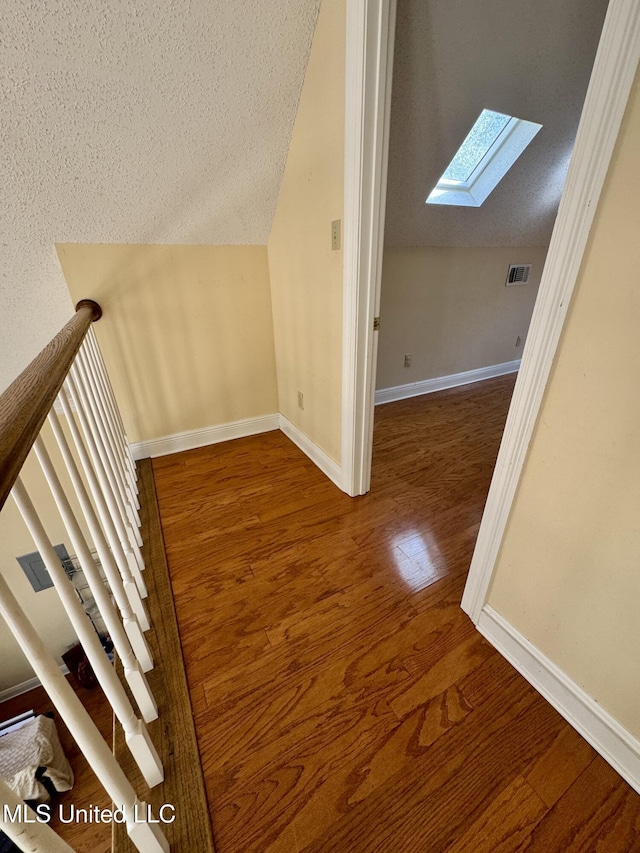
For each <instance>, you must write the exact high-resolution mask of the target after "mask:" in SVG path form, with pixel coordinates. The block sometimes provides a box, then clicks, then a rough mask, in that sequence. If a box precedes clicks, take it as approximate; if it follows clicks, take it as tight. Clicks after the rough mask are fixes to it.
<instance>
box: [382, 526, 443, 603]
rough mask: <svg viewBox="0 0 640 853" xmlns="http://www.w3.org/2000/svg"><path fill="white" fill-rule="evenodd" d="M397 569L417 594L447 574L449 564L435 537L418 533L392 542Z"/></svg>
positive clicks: (403, 535)
mask: <svg viewBox="0 0 640 853" xmlns="http://www.w3.org/2000/svg"><path fill="white" fill-rule="evenodd" d="M391 554H392V557H393V561H394V563H395V567H396V569H397V570H398V572H399V574H400V576H401V577H402V580H403V581H404V582H405V583H406V584H407V586H408V587H409V588H410V589H411V590H413V591H414V592H417V591H418V590H420V589H424V588H425V587H427V586H429V585H430V584H432V583H434V582H435V581H437V580H439V579H440V578H441V577H444V575H446V573H447V562H446V560H445V558H444V557H443V555H442V553H441V551H440V549H439V548H438V544H437V542H436V541H435V539H434V538H433V536H431V535H429V534H428V533H418V532H417V531H415V532H412V533H409V534H407V533H406V532H405V533H402V534H400V535H398V536H395V537H394V538H393V540H392V542H391Z"/></svg>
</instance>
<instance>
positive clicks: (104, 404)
mask: <svg viewBox="0 0 640 853" xmlns="http://www.w3.org/2000/svg"><path fill="white" fill-rule="evenodd" d="M84 350H85V354H86V356H87V361H88V363H89V368H90V371H91V374H92V376H93V381H94V383H95V386H96V389H97V392H98V396H99V399H100V408H101V411H102V413H103V414H104V418H105V424H106V426H107V428H108V430H109V433H110V435H111V440H112V444H113V447H114V450H115V452H116V453H117V454H118V459H119V461H120V467H121V468H122V471H123V472H124V477H125V481H126V484H127V487H128V490H129V494H130V497H131V499H132V501H133V503H134V506H135V507H136V509H140V501H139V500H138V486H137V483H136V480H135V475H134V473H133V470H132V468H131V464H130V460H129V456H128V454H127V450H126V447H125V443H124V441H123V438H122V436H121V435H120V432H119V429H118V423H117V420H116V418H115V416H114V414H113V410H112V407H111V401H110V400H109V395H108V392H107V389H106V387H105V385H104V379H103V376H102V373H101V371H100V365H99V363H98V355H97V352H96V349H95V346H94V342H93V340H92V338H87V339H86V340H85V343H84Z"/></svg>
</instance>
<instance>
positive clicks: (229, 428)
mask: <svg viewBox="0 0 640 853" xmlns="http://www.w3.org/2000/svg"><path fill="white" fill-rule="evenodd" d="M279 425H280V423H279V419H278V415H264V416H263V417H259V418H245V419H244V420H241V421H233V422H232V423H228V424H220V425H219V426H212V427H205V428H204V429H192V430H189V431H188V432H177V433H174V435H165V436H163V437H162V438H153V439H151V440H150V441H138V442H134V443H132V444H131V452H132V453H133V458H134V459H148V458H149V457H151V458H152V459H153V458H155V457H156V456H167V455H168V454H169V453H179V452H180V451H182V450H195V448H197V447H205V446H206V445H207V444H219V443H220V442H221V441H231V439H233V438H244V437H245V436H248V435H258V433H261V432H269V431H270V430H274V429H278V427H279Z"/></svg>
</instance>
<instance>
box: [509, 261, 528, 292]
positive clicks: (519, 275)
mask: <svg viewBox="0 0 640 853" xmlns="http://www.w3.org/2000/svg"><path fill="white" fill-rule="evenodd" d="M530 273H531V264H509V272H508V273H507V280H506V282H505V285H506V286H507V287H511V286H512V285H515V284H526V283H527V282H528V281H529V274H530Z"/></svg>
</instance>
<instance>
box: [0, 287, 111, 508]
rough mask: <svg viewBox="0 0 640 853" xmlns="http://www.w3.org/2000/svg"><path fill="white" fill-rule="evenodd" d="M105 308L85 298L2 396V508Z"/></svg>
mask: <svg viewBox="0 0 640 853" xmlns="http://www.w3.org/2000/svg"><path fill="white" fill-rule="evenodd" d="M101 316H102V309H101V308H100V306H99V305H98V303H97V302H94V301H93V300H91V299H82V300H81V301H80V302H78V304H77V305H76V313H75V314H74V315H73V317H72V318H71V319H70V320H69V322H68V323H67V325H66V326H65V327H64V328H63V329H61V330H60V331H59V332H58V334H57V335H56V336H55V338H54V339H53V340H52V341H51V342H50V343H49V344H47V346H46V347H45V348H44V349H43V350H42V352H41V353H40V354H39V355H37V356H36V357H35V358H34V360H33V361H32V362H31V364H30V365H29V366H28V367H27V368H26V369H25V370H23V371H22V373H21V374H20V376H18V378H17V379H15V380H14V381H13V382H12V383H11V385H10V386H9V387H8V388H7V390H6V391H5V392H4V393H3V394H2V395H0V509H2V507H3V506H4V503H5V501H6V499H7V497H8V495H9V492H10V491H11V489H12V487H13V484H14V483H15V481H16V478H17V476H18V474H19V473H20V469H21V468H22V466H23V464H24V461H25V459H26V458H27V455H28V453H29V451H30V450H31V446H32V445H33V442H34V441H35V440H36V438H37V436H38V433H39V432H40V429H41V427H42V424H43V423H44V420H45V418H46V417H47V415H48V413H49V410H50V409H51V407H52V406H53V403H54V401H55V399H56V396H57V394H58V391H59V390H60V388H61V387H62V383H63V382H64V380H65V378H66V376H67V373H68V372H69V369H70V368H71V365H72V364H73V360H74V358H75V357H76V353H77V352H78V349H79V348H80V344H81V343H82V341H83V340H84V336H85V335H86V333H87V331H88V329H89V327H90V326H91V323H93V322H94V321H96V320H99V319H100V317H101Z"/></svg>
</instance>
